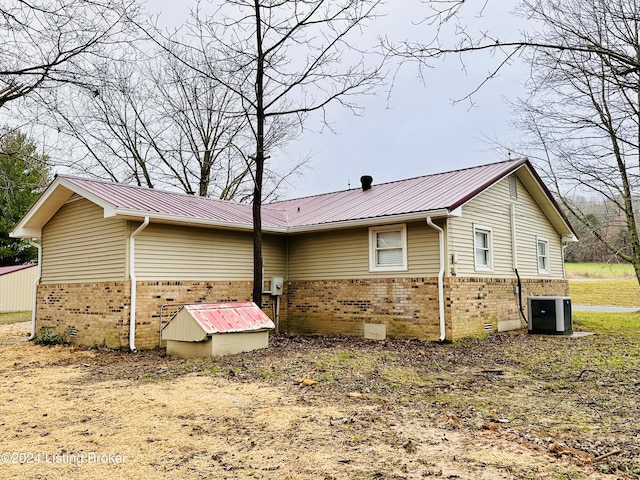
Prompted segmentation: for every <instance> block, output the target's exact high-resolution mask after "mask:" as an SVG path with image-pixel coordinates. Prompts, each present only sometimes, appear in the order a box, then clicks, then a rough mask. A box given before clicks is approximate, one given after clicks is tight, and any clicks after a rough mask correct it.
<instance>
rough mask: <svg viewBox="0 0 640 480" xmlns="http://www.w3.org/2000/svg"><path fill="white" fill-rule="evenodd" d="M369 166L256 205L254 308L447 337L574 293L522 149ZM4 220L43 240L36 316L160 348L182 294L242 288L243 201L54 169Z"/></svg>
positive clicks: (550, 215)
mask: <svg viewBox="0 0 640 480" xmlns="http://www.w3.org/2000/svg"><path fill="white" fill-rule="evenodd" d="M362 180H363V184H362V187H358V188H353V189H349V190H344V191H339V192H334V193H328V194H323V195H315V196H310V197H305V198H298V199H293V200H286V201H280V202H274V203H270V204H266V205H264V207H263V211H262V218H263V232H264V247H263V249H264V251H263V257H264V265H265V267H264V281H263V283H264V291H265V295H264V298H263V310H264V311H265V313H267V314H268V315H270V316H271V317H272V318H273V319H275V320H276V324H277V325H278V327H279V330H280V331H286V332H292V333H304V334H329V333H337V334H345V335H361V336H362V335H364V336H368V337H371V338H384V337H385V336H389V337H405V338H418V339H425V340H445V339H446V340H455V339H459V338H461V337H464V336H469V335H478V334H480V335H482V334H484V333H486V332H494V331H501V330H506V329H511V328H519V327H521V326H522V325H523V318H524V315H525V313H524V310H526V303H527V301H526V298H527V296H530V295H546V296H554V295H558V296H566V295H567V294H568V284H567V281H566V278H565V274H564V262H563V246H564V244H565V243H566V242H571V241H575V240H576V234H575V231H574V230H573V229H572V227H571V225H570V223H569V222H568V220H567V218H566V216H565V215H564V214H563V212H562V210H561V209H560V207H559V205H558V204H557V203H556V201H555V200H554V199H553V197H552V195H551V194H550V192H549V190H548V189H547V188H546V187H545V185H544V183H543V182H542V181H541V179H540V177H539V176H538V174H537V173H536V172H535V170H534V168H533V166H532V165H531V163H530V162H529V161H528V160H527V159H517V160H508V161H503V162H497V163H492V164H488V165H482V166H476V167H471V168H466V169H461V170H456V171H450V172H444V173H439V174H434V175H427V176H422V177H416V178H410V179H407V180H400V181H395V182H389V183H384V184H375V183H372V179H371V177H367V176H364V177H363V179H362ZM12 235H13V236H15V237H23V238H30V239H37V240H38V241H39V243H40V245H41V249H42V250H41V252H40V253H41V258H42V261H41V276H40V283H39V286H38V292H37V310H36V315H35V317H34V318H35V320H34V325H33V328H34V331H35V330H36V329H39V328H41V327H45V326H46V327H54V328H56V329H58V330H59V331H62V332H67V333H68V334H69V335H70V336H71V337H75V338H76V341H77V342H79V343H83V344H94V343H98V344H106V345H107V346H109V347H125V346H127V345H128V346H129V348H131V349H132V350H135V349H136V348H153V347H157V346H158V345H159V344H160V343H161V340H160V335H159V332H160V331H161V329H162V327H163V325H165V324H166V322H167V321H168V320H169V319H170V317H171V315H172V314H173V313H175V312H176V311H177V310H178V309H179V308H180V306H181V305H183V304H193V303H218V302H233V301H249V300H251V292H252V281H253V271H252V268H253V258H252V255H253V250H252V216H251V205H246V204H240V203H236V202H232V201H222V200H217V199H213V198H203V197H194V196H191V195H185V194H180V193H175V192H168V191H161V190H151V189H147V188H141V187H137V186H131V185H122V184H117V183H110V182H105V181H99V180H92V179H87V178H78V177H74V176H67V175H58V176H57V177H56V178H55V179H54V180H53V182H52V183H51V185H50V186H49V187H48V188H47V189H46V191H45V192H44V193H43V194H42V196H41V197H40V198H39V199H38V201H37V202H36V203H35V204H34V205H33V207H32V208H31V209H30V210H29V212H28V213H27V214H26V215H25V216H24V218H23V219H22V220H21V221H20V222H19V224H18V225H17V226H16V228H15V230H14V231H13V232H12ZM271 279H275V280H274V281H275V282H276V283H278V285H275V286H274V285H270V284H272V283H274V281H271ZM277 287H281V288H280V289H279V290H278V288H277ZM523 299H524V300H523Z"/></svg>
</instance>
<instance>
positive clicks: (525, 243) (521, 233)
mask: <svg viewBox="0 0 640 480" xmlns="http://www.w3.org/2000/svg"><path fill="white" fill-rule="evenodd" d="M515 216H516V230H517V237H516V238H517V243H516V245H517V247H516V249H517V254H518V273H519V274H520V275H521V276H522V277H541V278H564V264H563V262H564V258H563V253H562V237H561V235H560V234H559V233H558V232H557V231H556V230H555V229H554V228H553V226H552V225H551V224H550V223H549V221H548V220H547V217H546V216H545V215H544V213H542V210H540V208H539V207H538V205H537V204H536V203H535V201H534V200H533V198H532V197H531V195H529V193H528V192H527V191H526V190H525V189H524V187H522V185H521V184H520V183H518V203H517V205H516V215H515ZM538 237H542V238H544V239H546V240H548V242H549V251H548V258H549V268H550V273H538V250H537V238H538Z"/></svg>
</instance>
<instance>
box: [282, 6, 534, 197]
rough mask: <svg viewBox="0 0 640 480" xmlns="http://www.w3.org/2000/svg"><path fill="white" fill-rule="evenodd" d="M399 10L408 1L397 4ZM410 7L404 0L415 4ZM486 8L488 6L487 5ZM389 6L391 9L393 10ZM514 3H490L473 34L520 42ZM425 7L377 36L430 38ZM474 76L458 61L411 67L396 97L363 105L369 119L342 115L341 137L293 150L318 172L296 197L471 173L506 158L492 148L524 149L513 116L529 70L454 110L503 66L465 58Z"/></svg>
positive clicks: (513, 73) (306, 139)
mask: <svg viewBox="0 0 640 480" xmlns="http://www.w3.org/2000/svg"><path fill="white" fill-rule="evenodd" d="M393 3H394V5H395V6H397V5H398V4H399V3H400V2H397V1H395V2H393ZM411 3H412V2H411V1H410V0H403V1H402V4H403V5H409V4H411ZM479 3H480V2H479ZM389 8H390V7H389V5H387V9H389ZM512 8H513V4H512V2H504V1H498V0H493V1H492V0H489V2H488V5H487V7H486V8H485V10H484V11H483V15H482V17H480V18H474V15H473V14H474V13H477V11H472V10H469V15H468V16H467V18H466V19H465V20H468V21H469V22H470V23H472V24H473V25H474V27H473V28H476V29H483V30H491V31H497V32H500V35H501V38H506V36H509V35H511V36H512V38H513V36H516V35H517V33H518V28H519V26H522V22H520V21H518V20H516V19H515V17H513V16H511V15H510V11H511V9H512ZM425 11H426V10H425V8H424V6H423V5H421V4H420V2H413V6H412V7H411V8H406V9H405V10H404V11H403V12H398V11H393V12H392V11H390V12H389V13H388V15H387V17H385V18H384V19H381V20H378V21H376V24H375V25H374V28H375V29H376V31H377V34H384V35H388V36H389V37H392V38H395V39H402V38H403V35H406V36H410V38H420V36H421V35H423V36H424V37H425V39H426V37H427V36H428V35H429V34H430V33H431V32H429V27H428V26H425V25H415V23H416V22H415V20H416V19H420V18H423V16H424V14H425ZM464 62H465V66H466V71H465V70H464V69H463V66H462V64H461V62H460V59H459V58H458V57H455V56H452V57H449V58H447V59H446V60H445V61H435V62H434V63H433V68H429V69H426V70H423V78H422V79H421V78H420V76H419V72H418V70H417V67H416V66H415V65H410V64H409V65H405V66H403V67H402V68H401V70H400V71H399V74H398V75H397V77H396V79H395V82H394V86H393V89H392V90H391V92H390V96H389V98H387V96H386V92H384V91H381V92H380V93H379V95H378V96H377V97H368V98H363V99H362V100H361V102H360V103H361V104H362V105H363V106H364V107H365V111H364V113H363V116H361V117H354V116H353V115H352V114H351V113H350V112H348V111H346V110H344V109H339V108H334V109H332V110H331V112H330V113H331V114H330V116H329V119H330V120H331V122H332V126H333V128H334V129H335V130H337V131H338V132H339V133H338V134H332V133H330V132H324V133H322V134H316V133H307V134H305V135H304V136H303V138H301V139H300V141H299V142H297V144H296V145H291V146H290V148H288V149H287V153H288V154H289V155H291V156H295V155H296V154H298V155H299V154H300V153H304V152H307V151H310V152H311V153H312V154H313V159H312V162H311V168H310V169H309V170H308V171H307V172H306V173H305V175H304V177H303V178H301V179H299V180H298V181H297V183H296V185H295V187H294V188H292V189H291V190H290V191H289V192H288V197H290V198H291V197H298V196H306V195H312V194H317V193H324V192H330V191H335V190H341V189H346V188H347V187H348V185H349V184H350V185H351V187H352V188H354V187H357V186H358V185H359V183H360V180H359V179H360V176H362V175H365V174H366V175H371V176H373V178H374V183H375V182H377V183H382V182H388V181H393V180H399V179H402V178H409V177H415V176H420V175H426V174H429V173H435V172H440V171H446V170H452V169H457V168H465V167H469V166H473V165H478V164H482V163H489V162H494V161H500V160H503V159H505V154H504V152H498V151H496V150H495V148H493V147H492V145H491V140H497V141H499V142H500V143H501V144H503V145H508V146H514V147H515V146H517V143H518V141H519V138H518V132H517V131H515V130H514V128H513V126H512V120H513V113H512V111H511V110H512V108H511V107H510V106H509V104H508V101H515V100H516V99H517V98H518V97H520V96H523V94H524V83H525V82H526V80H527V78H528V77H527V68H526V66H525V65H524V64H522V63H520V64H517V65H514V66H512V67H507V68H505V69H504V70H503V71H502V72H501V73H500V76H499V77H497V78H495V79H493V80H491V81H490V82H489V83H488V84H487V85H486V86H484V87H483V88H482V89H481V90H480V91H479V92H478V93H477V94H475V95H474V96H473V102H474V105H475V106H471V105H470V103H469V102H468V101H462V102H460V103H458V104H456V105H453V100H454V99H461V98H463V97H465V96H466V95H467V94H468V93H470V92H472V91H473V90H474V89H475V88H476V87H477V86H478V85H479V84H480V82H481V81H482V80H483V79H484V78H485V77H486V75H487V74H488V72H489V71H490V69H491V65H495V63H496V60H495V58H491V56H490V55H488V54H482V55H480V54H477V55H476V54H474V55H473V56H467V57H465V59H464Z"/></svg>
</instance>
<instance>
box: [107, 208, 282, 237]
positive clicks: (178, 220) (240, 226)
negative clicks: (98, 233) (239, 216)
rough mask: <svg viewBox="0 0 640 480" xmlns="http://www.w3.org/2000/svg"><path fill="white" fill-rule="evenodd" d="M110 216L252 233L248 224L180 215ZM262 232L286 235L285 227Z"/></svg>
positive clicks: (125, 213) (139, 213) (141, 213)
mask: <svg viewBox="0 0 640 480" xmlns="http://www.w3.org/2000/svg"><path fill="white" fill-rule="evenodd" d="M111 215H112V216H121V217H126V218H128V219H138V218H140V219H142V218H144V217H149V219H150V220H152V221H155V222H156V223H158V222H160V223H170V224H180V225H202V226H209V227H219V228H224V229H230V230H245V231H253V225H252V224H248V223H236V222H225V221H220V220H207V219H204V218H194V217H185V216H180V215H163V214H153V213H150V212H144V211H140V210H128V209H119V208H116V209H114V210H113V212H112V214H111ZM262 231H263V232H267V233H286V232H287V228H286V227H273V226H266V227H265V226H264V225H263V227H262Z"/></svg>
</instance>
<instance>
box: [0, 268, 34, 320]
mask: <svg viewBox="0 0 640 480" xmlns="http://www.w3.org/2000/svg"><path fill="white" fill-rule="evenodd" d="M37 275H38V266H37V265H36V264H28V265H13V266H6V267H0V313H5V312H26V311H28V310H31V309H32V308H33V298H34V293H35V288H36V280H37Z"/></svg>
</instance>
